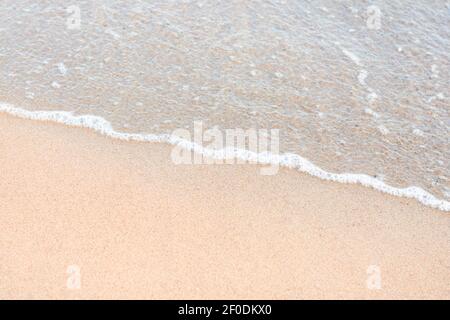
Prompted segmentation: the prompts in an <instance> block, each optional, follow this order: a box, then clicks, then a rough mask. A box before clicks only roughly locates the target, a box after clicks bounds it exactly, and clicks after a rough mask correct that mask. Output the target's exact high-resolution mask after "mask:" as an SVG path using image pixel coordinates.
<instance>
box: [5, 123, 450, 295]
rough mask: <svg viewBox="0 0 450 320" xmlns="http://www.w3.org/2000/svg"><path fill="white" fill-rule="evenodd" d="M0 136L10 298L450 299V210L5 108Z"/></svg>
mask: <svg viewBox="0 0 450 320" xmlns="http://www.w3.org/2000/svg"><path fill="white" fill-rule="evenodd" d="M0 132H1V136H0V154H1V156H0V172H1V176H0V178H1V179H0V227H1V230H2V232H1V234H0V298H2V299H5V298H14V299H16V298H20V299H22V298H58V299H72V298H74V299H78V298H153V299H174V298H189V299H213V298H215V299H216V298H217V299H222V298H224V299H228V298H230V299H238V298H239V299H240V298H243V299H245V298H251V299H263V298H268V299H272V298H278V299H284V298H293V299H302V298H369V299H371V298H374V299H375V298H439V299H442V298H445V299H449V298H450V215H449V214H448V213H444V212H440V211H437V210H433V209H430V208H427V207H424V206H422V205H420V204H419V203H417V202H416V201H414V200H409V199H403V198H396V197H393V196H389V195H385V194H382V193H380V192H377V191H374V190H371V189H367V188H364V187H361V186H357V185H343V184H338V183H332V182H325V181H321V180H319V179H316V178H313V177H310V176H308V175H306V174H302V173H299V172H295V171H292V170H288V169H282V170H280V172H279V173H278V175H276V176H262V175H260V174H259V168H258V166H256V165H195V166H194V165H192V166H188V165H178V166H177V165H174V164H172V162H171V161H170V157H169V154H170V151H171V147H170V146H167V145H162V144H150V143H132V142H123V141H115V140H112V139H109V138H106V137H102V136H100V135H97V134H95V133H93V132H91V131H89V130H85V129H80V128H69V127H65V126H63V125H57V124H52V123H42V122H34V121H29V120H23V119H17V118H14V117H10V116H7V115H0ZM70 266H72V267H70ZM73 266H75V267H73ZM370 266H376V267H370ZM77 268H79V271H80V277H81V278H80V282H77V281H76V279H77V278H76V276H77ZM368 268H369V270H368ZM377 268H379V271H380V277H379V278H377V275H376V272H377V270H378V269H377ZM68 271H69V273H68ZM368 271H369V273H368ZM74 277H75V278H74ZM74 279H75V280H74ZM368 279H369V283H370V284H372V285H371V286H369V287H368V286H367V281H368ZM377 279H379V280H380V281H381V282H379V283H377V282H376V280H377ZM373 281H375V282H373ZM68 284H69V286H68ZM77 284H80V287H79V288H77ZM374 284H375V289H374V287H373V285H374ZM378 284H379V285H380V288H379V289H376V287H377V285H378ZM74 286H75V287H74Z"/></svg>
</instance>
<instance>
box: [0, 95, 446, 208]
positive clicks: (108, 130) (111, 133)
mask: <svg viewBox="0 0 450 320" xmlns="http://www.w3.org/2000/svg"><path fill="white" fill-rule="evenodd" d="M0 112H4V113H8V114H10V115H13V116H16V117H19V118H24V119H32V120H39V121H52V122H57V123H62V124H65V125H68V126H74V127H83V128H89V129H92V130H94V131H96V132H98V133H100V134H102V135H105V136H108V137H111V138H114V139H120V140H126V141H141V142H164V143H168V144H171V145H179V146H181V147H183V148H185V149H186V150H190V151H194V152H197V153H199V154H203V155H205V156H207V157H212V158H215V159H225V158H226V157H227V156H228V157H229V156H230V155H232V156H234V157H235V158H239V159H242V160H246V161H252V162H258V163H260V164H269V165H280V166H283V167H288V168H293V169H297V170H299V171H301V172H306V173H309V174H310V175H312V176H315V177H318V178H320V179H323V180H328V181H335V182H340V183H355V184H361V185H363V186H366V187H371V188H374V189H376V190H379V191H381V192H384V193H388V194H391V195H394V196H399V197H406V198H413V199H416V200H417V201H419V202H420V203H422V204H424V205H426V206H429V207H432V208H435V209H439V210H442V211H447V212H448V211H450V202H448V201H445V200H441V199H438V198H436V197H435V196H433V195H432V194H430V193H429V192H427V191H425V190H423V189H422V188H419V187H415V186H410V187H407V188H395V187H392V186H389V185H387V184H386V183H384V182H383V181H381V180H378V179H376V178H374V177H371V176H369V175H366V174H354V173H332V172H327V171H325V170H323V169H321V168H319V167H318V166H316V165H315V164H313V163H312V162H310V161H309V160H307V159H305V158H303V157H301V156H299V155H297V154H293V153H284V154H280V155H276V154H271V153H267V152H266V153H259V154H257V153H255V152H251V151H247V150H242V149H233V150H227V149H222V150H213V149H208V148H204V147H203V146H201V145H198V144H195V143H193V142H191V141H188V140H184V139H181V138H179V137H177V136H173V135H169V134H159V135H157V134H137V133H125V132H117V131H115V130H114V129H113V127H112V126H111V123H110V122H108V121H107V120H105V119H103V118H101V117H98V116H93V115H80V116H76V115H73V113H72V112H67V111H28V110H25V109H22V108H18V107H15V106H13V105H11V104H8V103H3V102H0ZM230 151H231V152H230Z"/></svg>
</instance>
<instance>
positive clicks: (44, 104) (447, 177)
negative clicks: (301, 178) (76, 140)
mask: <svg viewBox="0 0 450 320" xmlns="http://www.w3.org/2000/svg"><path fill="white" fill-rule="evenodd" d="M71 6H75V7H71ZM68 8H69V9H68ZM77 10H79V13H80V16H79V17H80V21H79V22H80V23H79V28H78V27H77V26H78V25H77V24H76V23H75V24H73V23H71V22H73V21H74V20H73V19H74V18H77V16H76V11H77ZM449 26H450V2H449V1H425V0H423V1H407V0H402V1H345V0H342V1H332V0H324V1H306V0H304V1H295V0H292V1H288V0H286V1H281V0H279V1H277V0H261V1H245V0H239V1H202V0H195V1H194V0H177V1H175V0H171V1H170V0H169V1H167V0H165V1H159V0H157V1H124V0H120V1H119V0H117V1H113V0H111V1H106V0H97V1H65V0H64V1H63V0H59V1H54V0H53V1H50V0H49V1H31V0H2V1H1V3H0V71H1V72H0V101H2V102H7V103H11V104H14V105H16V106H20V107H21V108H26V109H28V110H31V111H36V110H64V111H73V112H74V114H78V115H85V114H89V115H96V116H100V117H103V118H104V119H106V120H108V121H109V122H110V123H111V124H112V126H113V128H114V129H115V130H117V131H120V132H129V133H153V134H170V133H171V132H172V131H173V130H175V129H177V128H192V126H193V122H194V121H203V122H204V125H205V126H206V127H212V126H215V125H217V126H218V127H219V128H223V129H226V128H243V129H248V128H267V129H272V128H277V129H279V130H280V142H281V145H280V151H282V152H289V153H295V154H298V155H301V156H302V157H305V158H307V159H309V160H310V161H312V162H313V163H314V164H315V165H317V166H318V167H320V168H322V169H324V170H326V171H329V172H335V173H364V174H368V175H370V176H372V177H376V178H377V179H379V180H382V181H384V182H385V183H386V184H389V185H391V186H394V187H400V188H403V187H408V186H417V187H420V188H423V189H425V190H427V191H428V192H430V193H432V194H433V195H434V196H435V197H437V198H440V199H445V200H450V166H449V159H450V105H449V102H450V99H449V98H450V90H449V88H450V28H449Z"/></svg>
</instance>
